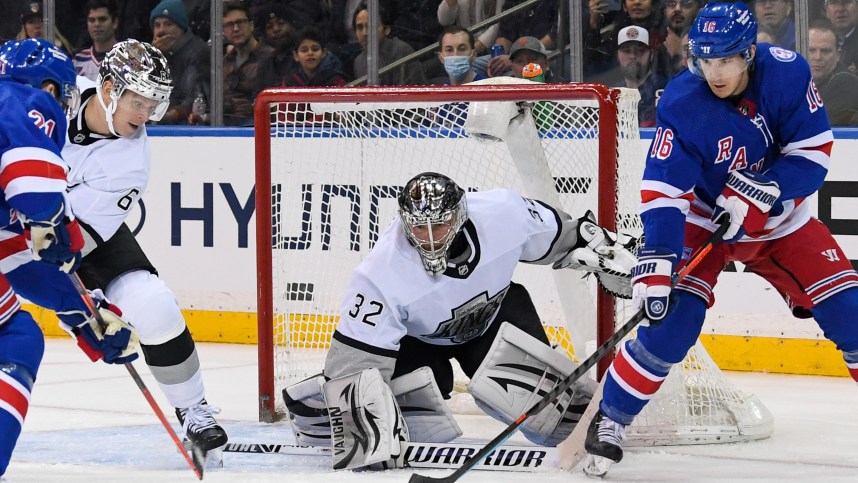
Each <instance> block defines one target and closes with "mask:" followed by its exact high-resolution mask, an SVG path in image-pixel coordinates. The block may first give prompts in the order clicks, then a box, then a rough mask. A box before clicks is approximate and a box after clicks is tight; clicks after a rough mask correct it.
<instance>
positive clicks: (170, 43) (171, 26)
mask: <svg viewBox="0 0 858 483" xmlns="http://www.w3.org/2000/svg"><path fill="white" fill-rule="evenodd" d="M149 24H150V25H151V26H152V45H154V46H155V47H157V48H158V50H160V51H161V52H163V53H164V55H165V56H166V57H167V62H168V63H169V65H170V72H171V73H172V75H173V92H172V94H170V108H169V109H168V110H167V113H166V114H164V117H163V118H162V119H161V121H160V124H187V123H188V116H189V115H190V114H191V107H192V105H193V102H194V98H196V97H198V96H200V95H202V96H203V99H205V100H208V99H209V95H208V94H209V92H210V89H209V87H210V86H209V77H210V74H209V70H210V67H209V66H210V65H211V63H210V60H209V48H208V46H207V45H206V43H205V42H204V41H203V40H202V39H201V38H199V37H197V36H196V35H194V34H193V33H191V32H190V31H189V30H188V14H187V12H186V11H185V5H184V4H183V3H182V0H163V1H162V2H161V3H159V4H158V5H156V6H155V8H154V9H153V10H152V12H151V13H150V14H149Z"/></svg>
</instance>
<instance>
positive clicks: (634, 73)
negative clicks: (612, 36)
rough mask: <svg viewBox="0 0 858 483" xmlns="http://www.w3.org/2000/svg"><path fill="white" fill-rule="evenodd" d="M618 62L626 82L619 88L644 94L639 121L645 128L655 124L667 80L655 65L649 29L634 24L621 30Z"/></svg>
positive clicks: (639, 108) (642, 95) (618, 39)
mask: <svg viewBox="0 0 858 483" xmlns="http://www.w3.org/2000/svg"><path fill="white" fill-rule="evenodd" d="M617 61H618V63H619V65H620V71H621V72H622V74H623V81H622V83H620V84H618V85H616V86H615V87H628V88H630V89H637V90H638V91H639V92H640V94H641V101H640V103H639V104H638V123H639V124H640V125H641V127H652V126H655V108H656V105H657V104H658V98H659V97H660V96H661V93H662V92H663V91H664V87H665V86H666V85H667V79H666V78H665V77H663V75H662V74H660V73H659V72H655V69H653V68H652V67H653V66H652V49H651V48H650V40H649V33H648V32H647V30H646V29H645V28H643V27H638V26H637V25H630V26H628V27H624V28H622V29H621V30H620V32H619V34H618V36H617Z"/></svg>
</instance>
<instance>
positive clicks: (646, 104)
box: [0, 0, 858, 126]
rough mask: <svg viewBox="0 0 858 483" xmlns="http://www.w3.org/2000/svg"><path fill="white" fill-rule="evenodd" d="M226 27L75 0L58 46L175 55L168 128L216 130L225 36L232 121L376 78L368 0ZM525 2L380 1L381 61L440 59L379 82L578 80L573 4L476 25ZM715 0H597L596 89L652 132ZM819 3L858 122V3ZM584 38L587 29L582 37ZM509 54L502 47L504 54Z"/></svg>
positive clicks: (310, 2)
mask: <svg viewBox="0 0 858 483" xmlns="http://www.w3.org/2000/svg"><path fill="white" fill-rule="evenodd" d="M218 1H223V23H222V25H215V26H212V25H211V21H210V19H211V0H135V1H132V0H62V1H56V2H54V5H55V9H56V10H55V19H56V28H55V29H54V32H55V39H54V42H55V43H56V44H57V45H59V46H61V47H62V48H63V49H65V50H66V51H68V53H69V54H70V55H72V56H73V59H74V63H75V66H76V68H77V70H78V73H79V74H80V75H83V76H86V77H89V78H91V79H94V78H95V76H97V73H98V67H99V64H100V62H101V59H103V58H104V54H105V53H106V52H107V51H108V50H109V49H110V48H111V47H112V46H113V45H114V44H115V43H116V42H117V41H119V40H123V39H126V38H136V39H138V40H143V41H148V42H151V43H152V44H153V45H154V46H156V47H158V48H159V49H161V50H162V51H163V52H164V54H165V55H166V56H167V58H168V61H169V63H170V67H171V69H172V72H173V79H174V84H175V88H174V90H173V95H172V97H171V100H170V109H169V111H168V113H167V114H166V115H165V116H164V118H163V119H162V121H161V123H162V124H206V123H207V122H208V118H209V116H208V111H207V110H206V106H207V105H209V104H210V102H209V101H210V97H211V89H212V86H211V82H210V77H211V75H210V73H211V67H210V66H211V63H210V59H211V57H210V55H211V54H210V50H211V42H210V41H209V39H210V37H211V28H212V27H215V28H222V29H223V30H222V33H223V40H224V41H223V44H224V52H223V79H224V80H223V85H222V86H221V87H219V88H221V89H222V92H223V122H224V124H225V125H228V126H246V125H251V124H252V121H253V102H254V99H255V97H256V95H257V94H258V93H259V92H260V91H261V90H262V89H265V88H267V87H286V86H342V85H345V84H347V83H348V82H350V81H353V80H355V79H358V78H362V77H364V76H365V75H366V74H367V43H368V40H369V38H370V35H369V25H370V21H369V11H368V8H367V4H366V0H218ZM524 1H525V0H379V6H380V12H379V17H380V19H379V20H380V22H379V29H378V33H377V37H376V38H377V39H378V42H379V44H378V66H379V67H380V68H381V67H383V66H385V65H387V64H389V63H391V62H395V61H397V60H399V59H402V58H403V57H405V56H407V55H409V54H411V53H413V52H414V51H416V50H419V49H422V48H424V47H425V46H427V45H429V44H432V43H433V42H439V48H438V49H437V50H436V54H435V55H433V56H426V57H425V58H423V59H418V60H414V61H411V62H407V63H404V64H402V65H400V66H399V67H397V68H395V69H392V70H389V71H387V72H384V73H382V74H381V75H380V76H379V84H381V85H417V84H452V85H458V84H461V83H466V82H470V81H473V80H475V79H476V80H479V79H482V78H485V77H492V76H509V75H511V76H517V77H522V70H523V69H524V67H525V66H526V65H528V64H530V63H535V64H538V65H539V66H540V68H541V71H542V72H543V75H542V76H541V77H540V79H543V78H544V81H545V82H549V83H555V82H566V81H567V78H568V77H570V74H569V71H563V69H562V67H563V66H564V63H559V62H558V60H557V59H558V58H559V57H560V56H561V55H562V54H563V52H564V51H563V46H564V44H566V43H567V42H566V39H560V38H558V32H559V31H560V23H561V20H565V19H561V18H560V17H559V16H558V12H559V7H560V2H561V1H564V0H542V1H541V2H538V3H536V4H535V6H533V7H531V8H529V9H525V10H523V11H522V12H520V13H519V14H517V15H514V16H511V17H509V18H508V19H505V20H503V21H501V22H500V23H498V24H494V25H492V26H489V27H484V28H481V29H479V30H476V31H471V30H469V29H470V27H472V26H474V25H476V24H477V23H479V22H482V21H483V20H486V19H488V18H491V17H493V16H496V15H498V14H499V13H501V12H504V11H507V10H509V9H511V8H513V7H515V6H517V5H519V4H521V3H523V2H524ZM706 1H707V0H584V1H583V2H582V4H583V7H582V8H583V10H584V11H583V12H582V16H581V18H582V19H583V22H582V25H580V26H572V28H571V29H570V30H571V32H572V35H573V36H574V35H578V36H579V38H580V39H581V40H582V43H583V52H584V55H583V66H584V69H583V80H584V81H588V82H601V83H604V84H606V85H609V86H621V87H629V88H637V89H639V90H640V92H641V96H642V101H641V104H640V109H639V116H640V121H641V125H642V126H648V125H652V123H653V122H654V115H655V106H656V105H657V102H658V98H659V96H660V94H661V91H662V90H663V89H664V87H665V86H666V85H667V83H668V82H669V81H670V78H671V77H672V76H674V75H676V74H677V73H678V72H680V71H681V70H683V69H684V68H685V65H686V62H687V55H686V48H687V44H688V41H687V33H688V29H689V28H690V25H691V23H692V21H693V20H694V18H695V16H696V14H697V12H698V11H699V10H700V8H702V6H703V5H704V4H705V2H706ZM795 1H797V0H748V1H746V3H747V4H748V5H749V6H750V7H751V8H752V9H753V11H754V13H755V15H756V17H757V20H758V22H759V24H760V29H759V37H758V41H759V42H766V43H770V44H772V45H774V46H776V47H782V48H785V49H793V50H794V49H795V47H796V21H795V20H796V19H795V15H796V8H795V7H796V5H795V3H794V2H795ZM802 1H807V2H808V9H809V11H810V19H809V22H810V23H811V26H812V28H811V29H809V32H808V39H809V42H808V52H807V54H808V55H807V58H808V61H809V62H810V63H811V66H812V68H813V75H814V80H815V82H816V84H817V87H818V89H819V91H820V93H821V95H822V98H823V100H824V101H825V104H826V106H828V110H829V114H830V116H831V119H832V122H833V123H834V124H836V125H853V126H854V125H858V115H856V105H858V92H856V89H855V86H856V85H858V77H856V75H858V34H856V33H855V30H856V28H855V27H856V26H858V0H802ZM0 6H2V8H3V11H4V12H14V14H11V15H4V16H0V40H8V39H21V38H27V37H40V36H42V35H43V30H44V25H43V24H42V14H43V12H42V2H41V0H23V1H22V0H0ZM576 32H577V34H576ZM498 49H500V52H498Z"/></svg>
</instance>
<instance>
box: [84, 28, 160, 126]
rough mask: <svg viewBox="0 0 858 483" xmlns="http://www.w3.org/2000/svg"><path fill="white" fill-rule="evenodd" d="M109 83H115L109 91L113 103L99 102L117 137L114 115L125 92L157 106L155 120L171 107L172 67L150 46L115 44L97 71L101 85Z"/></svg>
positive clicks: (152, 114)
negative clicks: (151, 101)
mask: <svg viewBox="0 0 858 483" xmlns="http://www.w3.org/2000/svg"><path fill="white" fill-rule="evenodd" d="M108 80H111V81H113V88H112V89H111V90H110V99H111V101H112V102H111V103H110V105H109V106H106V105H105V104H104V100H103V99H102V98H101V95H99V96H98V101H99V102H100V103H101V105H102V107H104V110H105V113H106V116H107V124H108V126H109V127H110V132H111V133H113V134H114V135H117V134H116V132H114V130H113V114H114V113H115V112H116V106H117V103H118V102H119V98H120V97H122V94H124V93H125V90H126V89H128V90H130V91H132V92H136V93H137V94H140V95H141V96H143V97H145V98H147V99H151V100H153V101H156V102H157V103H158V104H157V105H156V106H155V107H154V108H153V109H152V110H151V112H150V114H149V119H150V120H152V121H160V120H161V118H162V117H164V114H165V113H166V112H167V108H168V107H169V106H170V93H171V92H172V91H173V85H172V82H173V81H172V76H171V75H170V66H169V65H168V64H167V58H166V57H164V54H163V53H161V51H160V50H158V49H157V48H155V47H154V46H152V45H151V44H147V43H146V42H140V41H139V40H134V39H129V40H124V41H122V42H119V43H117V44H116V45H114V46H113V48H112V49H110V51H109V52H107V54H106V55H105V56H104V60H102V61H101V67H100V68H99V69H98V79H97V83H98V85H99V86H101V85H103V84H104V82H105V81H108Z"/></svg>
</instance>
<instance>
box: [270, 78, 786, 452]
mask: <svg viewBox="0 0 858 483" xmlns="http://www.w3.org/2000/svg"><path fill="white" fill-rule="evenodd" d="M511 82H515V81H511ZM524 82H527V84H526V85H516V84H510V85H491V86H488V85H483V86H479V87H474V86H464V87H460V88H439V87H425V88H424V87H408V88H383V89H378V88H375V89H373V88H347V89H313V90H306V89H303V90H302V89H296V90H276V91H270V92H266V93H265V94H264V95H262V96H261V97H260V98H259V100H258V101H257V102H258V103H259V104H260V105H258V106H257V126H256V132H257V139H256V141H257V223H258V227H257V237H258V240H257V247H258V248H257V249H258V250H259V253H258V256H257V260H258V274H259V280H258V282H259V283H258V287H259V294H260V296H259V334H260V341H259V347H260V361H259V365H260V417H261V419H263V420H274V419H277V418H279V417H280V416H282V414H283V412H284V407H283V402H282V396H281V390H282V388H283V387H285V386H286V385H288V384H291V383H294V382H297V381H299V380H301V379H303V378H306V377H309V376H311V375H313V374H317V373H319V372H321V370H322V367H323V363H324V357H325V354H326V350H327V348H328V346H329V340H330V337H331V334H332V333H333V331H334V328H335V327H336V323H337V321H338V319H339V314H338V312H339V307H340V304H341V297H342V294H343V291H344V289H345V287H346V285H347V283H348V280H349V278H350V276H351V272H352V269H353V268H354V267H355V266H356V265H357V264H358V263H359V262H360V261H361V259H362V258H363V257H364V256H365V255H366V254H367V253H368V252H369V250H371V249H372V246H373V244H374V242H375V241H376V239H377V238H378V235H379V234H380V233H381V231H382V230H383V229H384V228H385V227H386V226H387V224H388V223H389V222H390V220H391V219H392V218H393V216H394V215H395V213H396V195H397V193H398V192H399V190H400V189H401V187H402V185H403V184H404V183H405V182H406V181H407V180H408V179H409V178H411V177H412V176H413V175H415V174H417V173H420V172H423V171H436V172H441V173H444V174H446V175H448V176H450V177H451V178H453V179H454V180H455V181H456V182H457V183H458V184H459V185H460V186H462V187H464V188H465V189H468V190H487V189H491V188H501V187H502V188H508V189H512V190H515V191H517V192H519V193H521V194H523V195H525V196H528V197H532V198H537V199H541V200H543V201H546V202H548V203H550V204H553V205H555V206H558V207H560V208H562V209H563V210H565V211H566V212H568V213H570V214H571V215H572V216H574V217H578V216H581V215H582V214H583V213H584V211H585V210H588V209H590V210H593V211H594V212H595V213H596V214H597V216H598V218H599V221H600V223H601V224H603V225H605V226H608V227H613V226H616V227H618V228H619V229H620V230H624V231H628V232H632V233H634V234H639V233H640V220H639V218H638V217H637V209H638V205H639V199H640V197H639V186H640V179H641V175H642V171H643V163H644V158H643V152H644V147H643V145H642V143H641V140H640V136H639V132H638V128H637V109H636V104H637V100H638V94H637V91H631V90H618V89H606V88H604V87H603V86H595V85H589V84H584V85H576V84H568V85H539V84H534V83H530V82H529V81H524ZM262 123H265V124H262ZM513 279H514V280H515V281H516V282H518V283H522V284H523V285H525V286H526V287H527V289H528V291H529V292H530V294H531V296H532V298H533V299H534V303H535V304H536V306H537V308H538V310H539V314H540V317H541V318H542V320H543V325H544V327H545V330H546V333H547V335H548V337H549V339H550V340H551V341H552V343H554V344H556V345H558V346H561V347H563V348H564V349H566V351H567V353H568V354H569V356H570V357H572V358H575V357H576V355H581V354H584V346H585V343H586V342H587V341H590V340H594V339H596V334H597V327H598V326H599V325H601V326H602V327H608V328H609V331H610V328H611V327H613V324H614V323H615V321H616V322H619V323H622V322H625V320H627V319H628V318H629V317H630V316H631V315H632V313H631V312H630V311H628V310H627V308H626V307H625V306H624V304H622V303H615V302H614V300H613V299H612V298H611V297H607V296H605V295H604V294H597V289H596V287H595V284H594V283H593V281H591V280H589V279H582V278H581V274H580V273H576V272H573V271H571V270H559V271H555V270H551V269H550V268H548V267H542V266H528V265H525V264H521V265H520V266H519V268H518V269H517V270H516V273H515V274H514V278H513ZM581 359H583V357H581ZM459 377H460V378H461V379H465V376H464V375H463V374H460V375H459ZM457 386H458V387H464V381H462V384H457ZM770 432H771V416H770V415H769V414H768V411H766V410H765V407H763V406H762V405H761V404H760V403H759V402H758V401H757V400H756V399H755V398H752V397H748V396H746V395H744V394H742V393H741V392H740V391H738V390H737V389H736V388H734V387H732V386H731V385H730V384H729V383H728V381H726V380H725V378H724V377H723V374H721V372H720V371H719V370H718V367H717V366H716V365H715V364H714V362H712V360H711V358H710V357H709V356H708V354H707V353H706V351H705V349H703V347H702V345H700V344H699V343H698V345H697V346H696V347H695V348H694V349H692V351H691V353H690V354H689V357H688V358H687V359H686V361H685V362H684V363H683V364H682V365H681V370H680V369H679V366H677V369H675V370H674V371H672V372H671V375H670V376H669V377H668V379H667V381H666V382H665V384H664V386H663V388H662V390H661V391H660V392H659V393H658V395H657V396H656V398H654V400H653V401H652V402H651V403H650V404H649V405H648V406H647V409H646V411H645V413H644V414H642V415H641V416H640V417H639V418H638V420H637V421H636V424H635V425H634V426H633V427H631V428H630V430H629V433H630V436H631V437H632V441H633V442H632V443H631V444H635V443H634V442H635V441H637V442H639V444H676V443H691V442H716V441H733V440H738V439H753V438H759V437H765V436H767V435H768V434H769V433H770Z"/></svg>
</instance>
